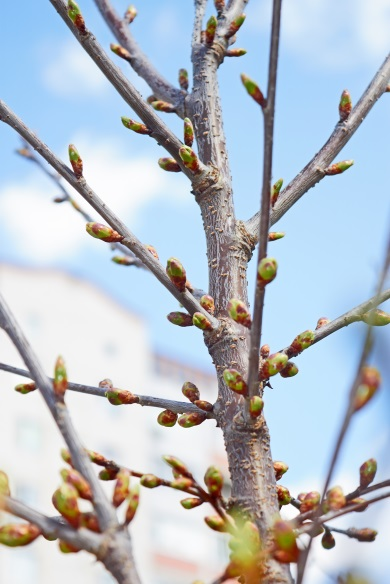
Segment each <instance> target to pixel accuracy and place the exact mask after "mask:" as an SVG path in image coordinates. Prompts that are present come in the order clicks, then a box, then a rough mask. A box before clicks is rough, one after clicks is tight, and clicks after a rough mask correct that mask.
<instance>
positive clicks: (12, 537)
mask: <svg viewBox="0 0 390 584" xmlns="http://www.w3.org/2000/svg"><path fill="white" fill-rule="evenodd" d="M41 533H42V532H41V530H40V529H39V527H37V526H36V525H34V524H33V523H9V524H8V525H3V526H2V527H0V544H3V545H6V546H9V547H18V546H22V545H28V544H29V543H31V542H33V541H34V539H37V537H38V536H40V535H41Z"/></svg>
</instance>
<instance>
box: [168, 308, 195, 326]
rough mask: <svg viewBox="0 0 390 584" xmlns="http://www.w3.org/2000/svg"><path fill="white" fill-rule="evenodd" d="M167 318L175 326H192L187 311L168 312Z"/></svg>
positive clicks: (190, 317)
mask: <svg viewBox="0 0 390 584" xmlns="http://www.w3.org/2000/svg"><path fill="white" fill-rule="evenodd" d="M167 319H168V320H169V322H171V323H172V324H175V325H176V326H182V327H186V326H193V322H192V316H191V315H190V314H187V312H170V313H169V314H167Z"/></svg>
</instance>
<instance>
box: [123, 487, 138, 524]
mask: <svg viewBox="0 0 390 584" xmlns="http://www.w3.org/2000/svg"><path fill="white" fill-rule="evenodd" d="M128 501H129V505H128V507H127V509H126V515H125V524H126V525H128V524H129V523H130V522H131V521H132V520H133V519H134V516H135V514H136V512H137V509H138V505H139V485H138V484H136V485H134V486H133V487H131V489H130V495H129V497H128Z"/></svg>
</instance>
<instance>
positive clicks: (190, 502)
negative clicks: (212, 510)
mask: <svg viewBox="0 0 390 584" xmlns="http://www.w3.org/2000/svg"><path fill="white" fill-rule="evenodd" d="M202 503H203V501H202V499H198V498H197V497H188V498H187V499H182V500H181V501H180V505H181V506H182V507H184V509H195V507H199V505H202Z"/></svg>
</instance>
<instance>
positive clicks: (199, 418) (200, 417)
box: [178, 412, 207, 428]
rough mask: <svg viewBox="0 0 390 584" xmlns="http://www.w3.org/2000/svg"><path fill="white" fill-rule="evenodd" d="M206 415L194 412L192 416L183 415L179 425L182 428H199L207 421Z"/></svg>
mask: <svg viewBox="0 0 390 584" xmlns="http://www.w3.org/2000/svg"><path fill="white" fill-rule="evenodd" d="M206 417H207V416H206V414H203V413H201V412H199V413H198V412H194V413H192V414H183V415H182V416H180V418H179V420H178V423H179V426H181V427H182V428H192V427H193V426H199V425H200V424H202V422H204V421H205V419H206Z"/></svg>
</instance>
